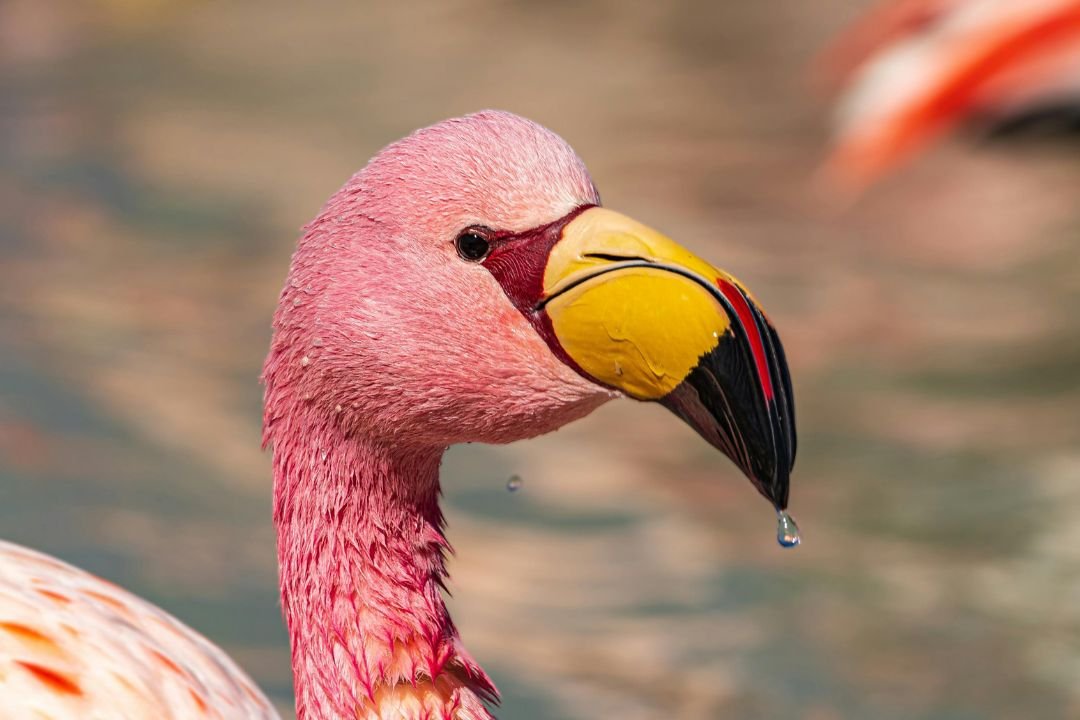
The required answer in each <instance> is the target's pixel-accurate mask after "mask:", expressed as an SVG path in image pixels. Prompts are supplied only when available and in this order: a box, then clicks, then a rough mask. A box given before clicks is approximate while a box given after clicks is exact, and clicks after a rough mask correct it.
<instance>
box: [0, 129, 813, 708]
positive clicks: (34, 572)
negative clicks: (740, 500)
mask: <svg viewBox="0 0 1080 720" xmlns="http://www.w3.org/2000/svg"><path fill="white" fill-rule="evenodd" d="M263 382H264V384H265V396H264V442H265V445H267V446H271V447H272V448H273V476H274V504H273V519H274V524H275V526H276V529H277V538H278V546H277V553H278V561H279V566H280V592H281V601H282V607H283V613H284V617H285V621H286V624H287V626H288V631H289V637H290V641H291V654H292V667H293V674H294V686H295V695H296V712H297V715H298V717H299V718H301V719H302V720H316V719H323V718H328V719H329V718H362V719H365V720H391V719H393V720H423V719H431V720H435V719H439V720H450V719H454V720H490V719H491V718H492V715H491V711H490V709H489V708H490V706H491V704H492V703H494V702H496V701H497V698H498V694H497V691H496V689H495V686H494V684H493V683H492V681H491V680H490V679H489V678H488V676H487V675H486V674H485V673H484V672H483V670H481V668H480V667H479V665H478V664H477V663H476V661H474V660H473V658H472V657H471V656H470V655H469V653H468V652H467V651H466V650H465V648H464V647H463V645H462V642H461V640H460V638H459V635H458V632H457V630H456V629H455V627H454V624H453V622H452V621H451V619H450V617H449V615H448V613H447V609H446V606H445V604H444V600H443V594H442V589H443V585H444V582H445V580H446V577H447V571H446V567H445V562H444V554H445V553H446V551H447V550H448V549H449V545H448V544H447V541H446V539H445V536H444V533H443V526H444V521H443V516H442V513H441V512H440V509H439V492H440V489H439V464H440V460H441V458H442V456H443V453H444V452H445V450H446V449H447V447H448V446H449V445H452V444H455V443H461V442H467V441H482V442H489V443H506V442H510V441H513V440H517V439H523V438H528V437H532V436H535V435H538V434H541V433H545V432H548V431H551V430H554V429H556V428H558V427H560V426H562V425H564V424H566V423H568V422H570V421H571V420H574V419H576V418H580V417H582V416H584V415H586V414H587V413H589V412H590V411H592V410H593V409H595V408H596V407H598V406H600V405H601V404H603V403H605V402H607V401H609V400H611V399H613V398H615V397H619V396H629V397H631V398H634V399H636V400H640V401H655V402H659V403H661V404H663V405H664V406H666V407H667V408H668V409H670V410H671V411H672V412H674V413H675V414H676V415H678V416H679V417H680V418H681V419H683V420H684V421H685V422H687V423H688V424H689V425H691V426H692V427H693V428H694V429H695V430H696V431H697V432H698V433H699V434H700V435H701V436H702V437H703V438H704V439H705V440H706V441H708V442H709V443H711V444H712V445H714V446H715V447H717V448H719V449H720V450H721V451H722V452H724V453H725V454H726V455H727V456H728V457H729V458H731V460H732V461H733V462H734V463H735V464H736V465H737V466H738V467H739V468H740V469H741V470H742V472H743V473H744V474H745V475H746V476H747V477H748V478H749V479H750V480H751V481H752V483H753V484H754V486H755V487H756V488H757V490H758V491H759V492H760V493H761V494H762V495H764V496H765V497H766V498H767V499H768V500H769V501H770V502H771V503H772V504H773V505H774V506H775V507H776V508H777V509H778V510H782V509H783V508H785V507H786V505H787V501H788V488H789V477H790V471H791V468H792V464H793V462H794V457H795V426H794V415H793V399H792V394H791V382H790V378H789V375H788V369H787V364H786V361H785V359H784V352H783V349H782V347H781V345H780V340H779V338H778V336H777V334H776V331H775V330H774V328H773V326H772V325H771V324H770V322H769V321H768V319H767V318H766V316H765V314H764V313H763V312H762V310H761V309H760V305H759V303H758V301H757V300H756V299H755V298H754V297H753V296H752V295H751V294H750V293H749V291H748V290H747V289H746V288H745V287H744V286H743V285H742V284H741V283H740V282H739V281H737V280H736V279H735V278H733V277H732V276H730V275H728V274H727V273H725V272H723V271H721V270H718V269H716V268H714V267H713V266H711V265H709V264H708V263H706V262H705V261H703V260H701V259H699V258H698V257H696V256H695V255H693V254H691V253H690V252H689V251H687V250H685V249H683V248H682V247H680V246H679V245H677V244H675V243H674V242H673V241H671V240H670V239H668V238H667V237H665V236H663V235H661V234H660V233H658V232H657V231H655V230H652V229H650V228H648V227H647V226H645V225H643V224H640V223H638V222H636V221H634V220H632V219H630V218H629V217H627V216H625V215H621V214H619V213H616V212H614V211H612V210H608V209H606V208H603V207H602V206H601V205H600V196H599V194H598V193H597V190H596V188H595V186H594V185H593V182H592V180H591V178H590V176H589V174H588V172H587V170H586V169H585V166H584V164H583V163H582V161H581V160H580V159H579V158H578V157H577V155H576V154H575V153H574V151H573V150H572V149H571V148H570V146H569V145H567V144H566V142H565V141H563V140H562V139H561V138H560V137H558V136H557V135H555V134H554V133H552V132H551V131H549V130H547V129H545V128H543V127H541V126H540V125H537V124H535V123H533V122H531V121H529V120H526V119H524V118H521V117H518V116H516V115H513V114H510V113H506V112H500V111H484V112H480V113H476V114H473V115H469V116H465V117H462V118H457V119H452V120H447V121H444V122H441V123H439V124H436V125H433V126H431V127H428V128H425V129H422V130H418V131H416V132H415V133H413V134H412V135H410V136H408V137H407V138H405V139H403V140H400V141H398V142H396V143H393V144H391V145H389V146H388V147H386V148H385V149H383V150H382V151H381V152H379V153H378V154H377V155H376V156H375V157H374V158H372V159H371V160H370V162H369V163H368V164H367V166H366V167H365V168H364V169H362V170H361V171H360V172H358V173H357V174H356V175H354V176H353V177H352V178H351V179H350V180H349V181H348V182H347V183H346V184H345V186H344V187H342V188H341V189H340V190H339V191H338V192H337V193H335V194H334V195H333V196H332V197H331V198H330V200H329V201H328V202H327V204H326V205H325V206H324V207H323V209H322V211H321V212H320V213H319V215H318V216H317V217H316V218H315V219H314V220H313V221H312V222H311V223H310V224H309V225H307V226H306V228H305V229H304V232H303V235H302V237H301V238H300V241H299V244H298V246H297V249H296V252H295V254H294V255H293V258H292V264H291V268H290V270H289V274H288V278H287V281H286V283H285V287H284V289H283V291H282V293H281V296H280V300H279V304H278V308H277V311H276V313H275V315H274V322H273V339H272V342H271V347H270V351H269V354H268V356H267V359H266V362H265V366H264V370H263ZM782 517H786V515H782ZM0 709H2V710H3V712H0V715H2V716H3V717H5V718H20V719H21V718H31V717H32V718H55V719H61V718H76V717H78V718H202V717H209V718H245V719H246V718H273V717H276V715H275V713H274V711H273V710H272V708H271V707H270V705H269V703H268V702H267V701H266V699H265V698H264V697H263V696H262V695H261V694H260V693H259V692H258V690H256V689H255V687H254V685H253V684H252V683H251V681H250V680H249V679H248V678H247V676H246V675H244V673H243V672H242V671H241V670H240V669H239V668H238V667H237V666H236V665H234V664H233V663H232V662H231V661H230V660H229V659H228V658H226V657H225V656H224V654H223V653H222V652H221V651H220V650H218V649H216V648H215V647H213V646H212V645H211V644H210V643H209V642H207V641H206V640H205V639H203V638H202V637H201V636H199V635H198V634H197V633H196V632H194V631H193V630H190V629H188V628H186V627H184V626H183V625H181V624H180V623H179V622H177V621H176V620H174V619H173V618H171V617H169V616H168V615H167V614H166V613H164V612H163V611H161V610H159V609H157V608H155V607H153V606H152V605H150V604H148V603H146V602H145V601H142V600H140V599H138V598H136V597H135V596H133V595H131V594H129V593H127V592H126V591H123V590H121V589H120V588H117V587H115V586H113V585H111V584H109V583H107V582H105V581H103V580H99V579H96V578H93V577H92V576H90V575H88V574H86V573H84V572H82V571H80V570H77V569H75V568H72V567H70V566H68V565H66V564H64V563H61V562H59V561H57V560H55V559H52V558H49V557H46V556H43V555H40V554H38V553H35V552H32V551H30V550H26V549H23V548H20V547H17V546H14V545H7V544H5V545H3V546H0Z"/></svg>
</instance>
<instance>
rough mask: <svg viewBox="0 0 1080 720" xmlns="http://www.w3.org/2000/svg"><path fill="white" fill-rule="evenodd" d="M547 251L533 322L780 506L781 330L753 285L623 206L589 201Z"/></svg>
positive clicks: (787, 451) (568, 358) (558, 346)
mask: <svg viewBox="0 0 1080 720" xmlns="http://www.w3.org/2000/svg"><path fill="white" fill-rule="evenodd" d="M552 239H553V240H554V244H553V245H552V246H551V249H550V251H549V253H548V255H547V262H546V265H545V266H544V269H543V276H542V288H540V293H539V301H538V302H537V303H536V304H535V305H534V307H533V308H532V309H531V310H532V312H533V313H534V325H536V326H537V327H538V329H540V331H541V334H542V335H544V336H545V338H546V339H547V340H548V343H549V345H551V346H552V349H553V351H555V354H556V355H558V356H559V357H560V358H562V359H563V361H564V362H567V364H569V365H570V366H571V367H573V368H574V369H575V370H577V371H578V372H579V373H581V374H582V375H584V376H585V377H587V378H589V379H591V380H593V381H594V382H597V383H600V384H601V385H605V386H607V387H611V388H614V389H616V390H619V391H621V392H622V393H625V394H626V395H629V396H630V397H632V398H635V399H637V400H644V401H655V402H659V403H661V404H662V405H664V406H665V407H667V408H668V409H669V410H671V411H672V412H674V413H675V414H676V415H678V416H679V417H680V418H682V419H683V420H684V421H685V422H687V423H688V424H689V425H690V426H691V427H692V428H694V430H696V431H697V432H698V434H700V435H701V436H702V437H703V438H704V439H705V440H706V441H708V442H709V443H710V444H712V445H713V446H714V447H716V448H718V449H720V450H721V451H723V452H724V454H726V455H727V456H728V457H729V458H731V460H732V461H734V462H735V464H736V465H738V466H739V468H740V469H741V470H742V471H743V473H745V474H746V476H747V477H748V478H749V479H750V481H751V482H752V483H753V484H754V486H755V487H756V488H757V489H758V491H759V492H760V493H761V494H762V495H764V496H765V497H766V498H768V499H769V501H770V502H772V503H773V505H774V506H776V507H777V508H778V509H784V508H785V507H786V506H787V502H788V487H789V477H790V473H791V468H792V466H793V464H794V461H795V444H796V441H795V416H794V399H793V397H792V392H791V379H790V376H789V373H788V368H787V361H786V360H785V357H784V350H783V347H782V346H781V344H780V338H779V337H778V336H777V334H776V330H775V329H774V328H773V326H772V324H771V323H770V322H769V320H768V318H767V317H766V316H765V313H764V312H763V311H762V310H761V308H760V307H759V306H758V303H757V302H756V301H755V300H754V298H753V296H752V295H751V294H750V293H749V291H748V290H747V289H746V288H745V287H744V286H743V285H742V284H741V283H740V282H739V281H738V280H736V279H735V278H733V277H732V276H731V275H728V274H727V273H725V272H724V271H722V270H718V269H716V268H714V267H713V266H712V265H710V264H708V263H707V262H705V261H704V260H701V259H700V258H698V257H696V256H695V255H693V254H692V253H690V252H689V251H688V250H686V249H684V248H682V247H681V246H679V245H678V244H676V243H675V242H674V241H672V240H670V239H669V238H667V237H665V236H664V235H662V234H660V233H658V232H657V231H655V230H652V229H651V228H648V227H646V226H645V225H642V224H641V223H638V222H636V221H634V220H632V219H630V218H628V217H626V216H625V215H621V214H619V213H616V212H613V211H611V210H607V209H605V208H601V207H590V208H588V209H586V210H584V211H583V212H580V213H578V214H577V215H576V216H573V217H572V218H570V219H569V221H568V222H567V223H566V224H565V225H563V226H562V227H561V233H560V234H559V237H558V238H557V239H555V238H552Z"/></svg>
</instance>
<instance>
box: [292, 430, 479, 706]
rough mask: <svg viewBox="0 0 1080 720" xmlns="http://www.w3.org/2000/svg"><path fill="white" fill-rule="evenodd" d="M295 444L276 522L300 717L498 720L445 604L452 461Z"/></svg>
mask: <svg viewBox="0 0 1080 720" xmlns="http://www.w3.org/2000/svg"><path fill="white" fill-rule="evenodd" d="M294 439H295V442H290V441H286V442H285V443H284V444H282V443H280V442H279V443H277V444H276V446H275V449H274V522H275V525H276V527H277V534H278V561H279V563H280V572H281V576H280V583H281V598H282V605H283V608H284V614H285V621H286V623H287V625H288V629H289V636H290V640H291V644H292V663H293V677H294V683H295V690H296V703H297V715H298V717H299V718H300V719H301V720H316V719H321V718H326V717H338V716H341V717H350V718H352V717H355V718H365V719H371V720H378V719H381V718H389V717H393V718H395V719H396V718H402V719H403V720H411V719H412V718H416V719H417V720H419V719H420V718H439V719H441V718H445V719H447V720H450V719H451V718H453V719H455V720H473V719H475V720H490V718H491V716H490V714H489V713H488V712H487V710H486V708H485V706H484V701H485V700H494V699H495V697H496V691H495V689H494V686H493V685H492V684H491V681H490V680H489V679H488V678H487V676H486V675H485V674H484V673H483V671H482V670H480V668H479V667H478V666H477V665H476V664H475V663H474V662H473V660H472V659H471V658H470V657H469V655H468V653H466V652H465V650H464V648H463V647H462V646H461V643H460V640H459V638H458V634H457V630H456V629H455V628H454V624H453V622H452V621H451V620H450V616H449V614H448V613H447V610H446V605H445V603H444V601H443V597H442V588H443V582H444V579H445V578H446V567H445V560H444V552H445V551H446V550H447V549H449V545H448V543H447V542H446V540H445V538H444V537H443V533H442V529H443V516H442V512H441V511H440V509H439V503H438V496H439V477H438V469H439V463H440V460H441V458H442V453H443V448H402V447H397V446H390V445H388V444H386V443H379V442H375V441H369V440H366V439H359V438H356V437H344V436H342V435H341V433H340V432H338V431H336V430H328V431H327V432H325V433H322V434H320V433H310V434H307V433H298V434H296V435H295V436H294Z"/></svg>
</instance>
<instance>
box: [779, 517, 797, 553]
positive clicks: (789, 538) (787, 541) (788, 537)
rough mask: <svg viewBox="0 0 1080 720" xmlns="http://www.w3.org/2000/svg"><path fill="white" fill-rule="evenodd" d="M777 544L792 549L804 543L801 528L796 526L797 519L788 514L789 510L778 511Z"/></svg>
mask: <svg viewBox="0 0 1080 720" xmlns="http://www.w3.org/2000/svg"><path fill="white" fill-rule="evenodd" d="M776 542H778V543H780V546H781V547H786V548H791V547H795V546H796V545H798V544H799V543H800V542H802V538H801V537H799V526H798V525H796V524H795V518H793V517H791V515H790V514H788V511H787V510H780V509H777V511H776Z"/></svg>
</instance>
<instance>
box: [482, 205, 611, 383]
mask: <svg viewBox="0 0 1080 720" xmlns="http://www.w3.org/2000/svg"><path fill="white" fill-rule="evenodd" d="M591 207H596V206H595V205H581V206H579V207H576V208H574V209H573V210H571V211H570V212H569V213H567V214H566V215H564V216H562V217H561V218H559V219H558V220H556V221H555V222H552V223H548V224H547V225H541V226H540V227H537V228H533V229H531V230H526V231H525V232H521V233H512V232H507V231H505V230H501V231H493V230H487V229H486V228H470V231H473V232H478V233H480V234H482V235H484V237H486V238H487V240H488V242H490V243H491V251H490V252H489V253H488V256H487V257H486V258H484V260H483V262H482V263H481V264H482V265H483V266H484V267H485V268H487V270H488V272H490V273H491V274H492V276H494V278H495V279H496V280H498V281H499V285H501V286H502V289H503V292H505V293H506V296H507V297H508V298H510V302H512V303H513V304H514V307H516V308H517V309H518V311H519V312H521V314H522V315H524V316H525V318H526V319H527V320H528V321H529V322H530V323H531V324H532V326H533V327H534V328H536V332H538V333H539V334H540V337H542V338H543V339H544V341H545V342H546V343H547V344H548V347H550V348H551V351H552V352H553V353H554V354H555V357H557V358H559V360H561V361H563V362H564V363H566V364H567V365H568V366H570V367H571V368H573V369H574V370H575V371H576V372H577V373H578V374H580V375H581V376H582V377H584V378H586V379H587V380H590V381H592V382H596V378H593V377H590V376H589V375H587V374H586V373H585V371H584V370H582V369H581V366H579V365H578V364H577V363H576V362H574V359H573V358H572V357H570V355H568V354H567V352H566V351H565V350H564V349H563V347H562V345H561V344H560V343H559V339H558V338H557V337H556V336H555V329H554V327H552V324H551V318H550V317H549V316H548V314H547V313H546V312H544V310H543V307H542V306H541V303H542V302H543V300H544V269H545V268H546V267H547V262H548V255H550V254H551V248H553V247H555V243H557V242H559V240H560V239H561V238H562V234H563V230H564V229H565V228H566V226H567V225H569V224H570V222H571V221H573V219H574V218H576V217H577V216H578V215H580V214H581V213H583V212H585V211H586V210H588V209H589V208H591Z"/></svg>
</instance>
